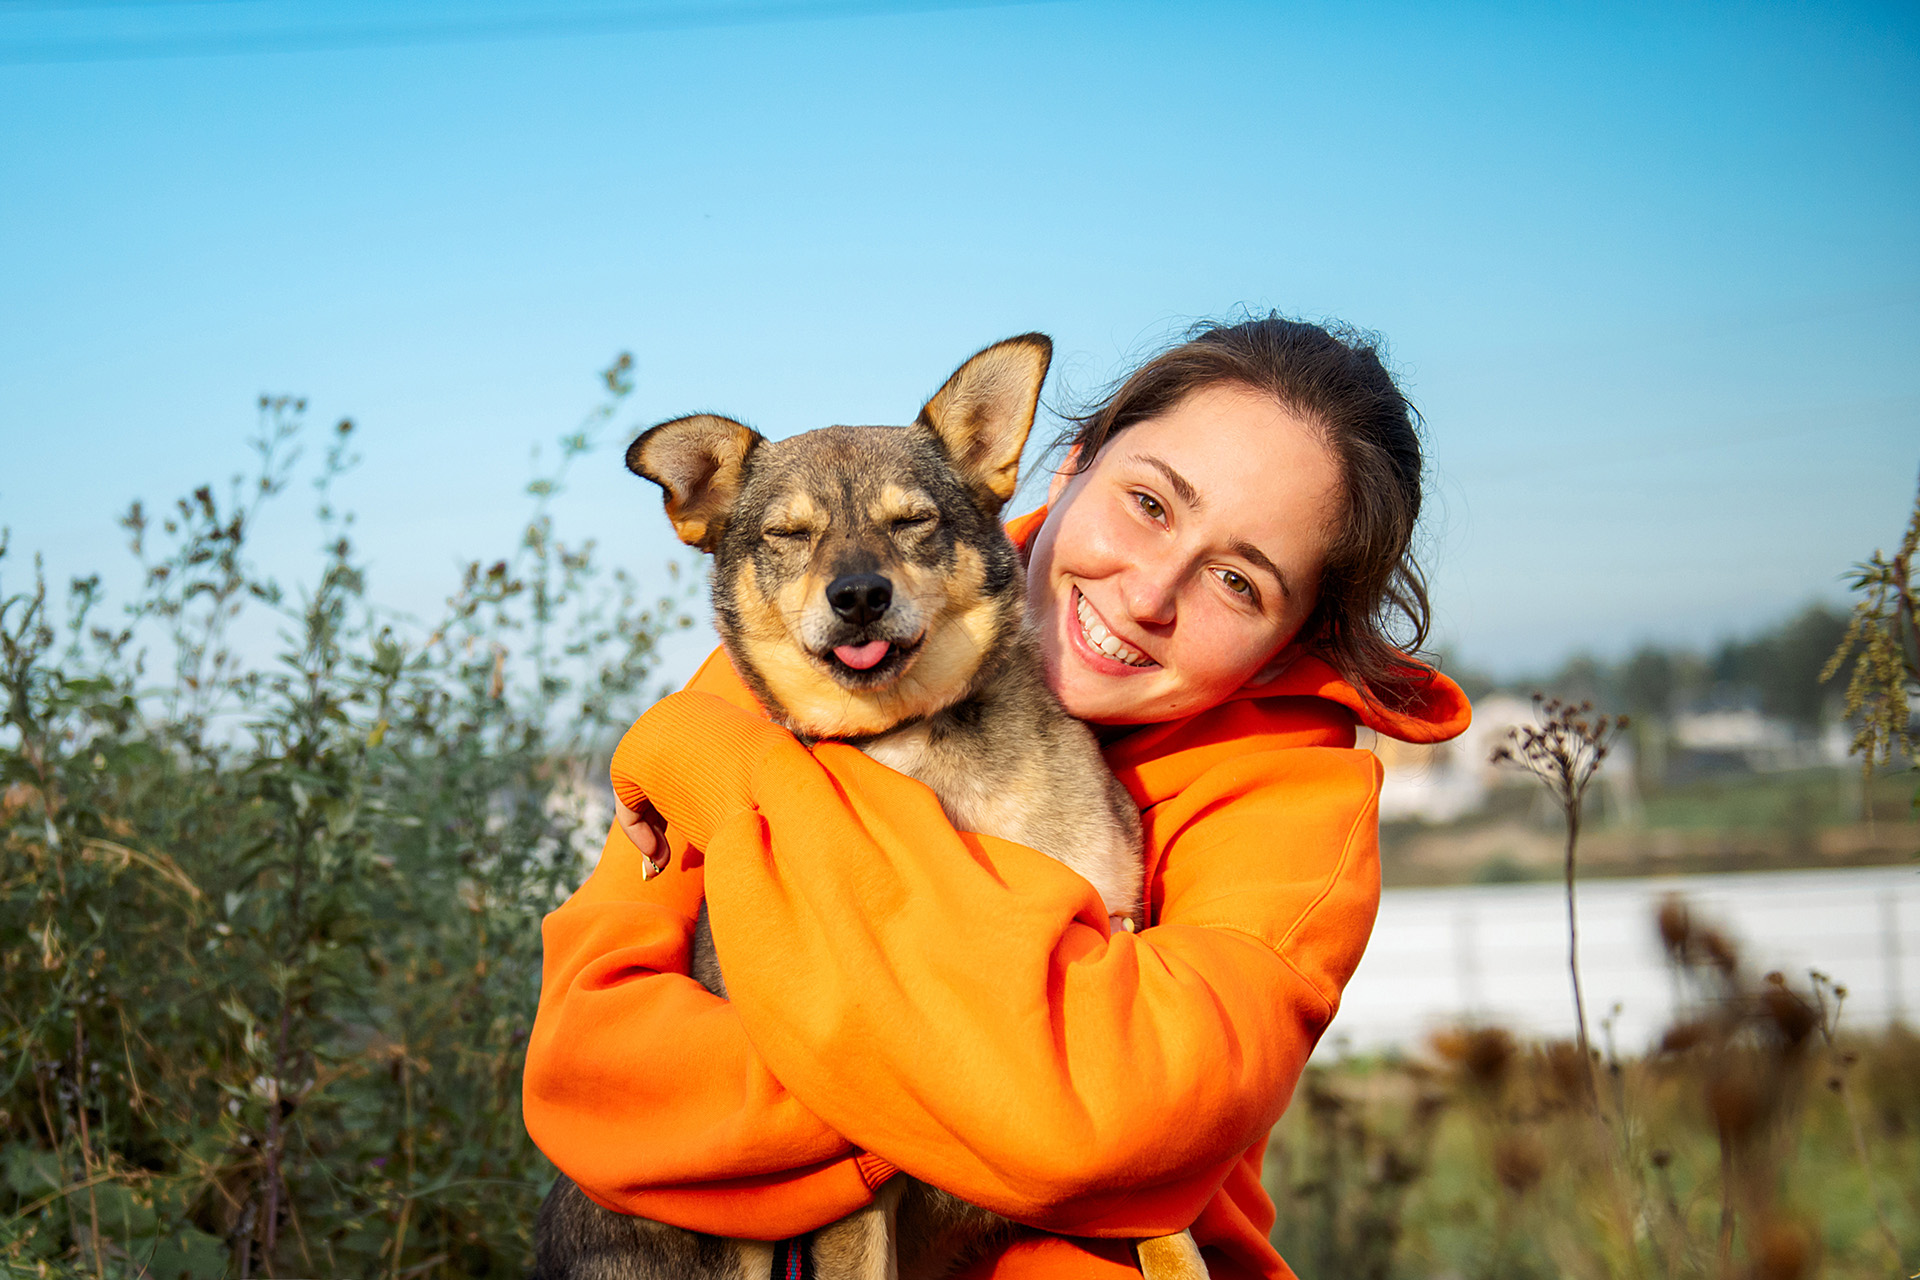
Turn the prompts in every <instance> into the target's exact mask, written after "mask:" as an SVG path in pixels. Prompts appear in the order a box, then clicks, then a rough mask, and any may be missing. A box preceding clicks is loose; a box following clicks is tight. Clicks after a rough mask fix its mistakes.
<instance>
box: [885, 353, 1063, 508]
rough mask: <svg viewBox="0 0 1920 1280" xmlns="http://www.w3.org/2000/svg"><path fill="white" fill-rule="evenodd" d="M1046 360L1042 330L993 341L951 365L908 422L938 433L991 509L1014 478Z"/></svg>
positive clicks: (1010, 490)
mask: <svg viewBox="0 0 1920 1280" xmlns="http://www.w3.org/2000/svg"><path fill="white" fill-rule="evenodd" d="M1052 360H1053V340H1052V339H1051V338H1049V337H1047V336H1046V335H1045V334H1043V333H1023V334H1021V335H1020V336H1019V337H1017V338H1008V339H1007V340H1006V341H1005V342H996V343H994V344H993V345H992V346H990V347H988V348H987V349H986V350H985V351H982V352H981V353H980V354H979V355H977V356H975V357H974V358H973V359H971V360H969V361H967V362H966V363H965V364H963V365H961V366H960V367H959V368H958V369H956V370H954V373H953V376H952V377H951V378H948V379H947V385H946V386H944V387H941V388H940V390H939V391H938V392H937V393H936V394H935V395H934V397H933V399H931V400H929V401H927V403H926V407H925V408H923V409H921V410H920V416H919V418H918V419H916V420H915V422H914V425H915V426H916V427H923V428H925V429H927V430H930V431H932V432H933V434H934V435H935V436H936V437H938V438H939V440H940V443H941V444H942V445H943V446H945V448H946V451H947V457H949V458H950V459H952V461H953V465H954V469H955V470H957V471H958V472H959V473H960V474H961V475H962V476H964V477H965V478H966V480H967V483H968V484H969V485H971V486H972V487H973V489H974V490H975V492H976V493H977V494H978V495H979V496H980V498H981V500H982V501H983V502H985V503H986V504H987V507H988V509H989V510H991V511H998V510H999V509H1000V507H1001V506H1002V505H1003V504H1004V503H1005V502H1006V500H1007V499H1008V498H1011V497H1012V496H1013V487H1014V485H1015V484H1017V483H1018V482H1019V479H1020V450H1021V449H1022V448H1023V447H1024V446H1025V445H1026V443H1027V433H1028V432H1029V431H1032V430H1033V415H1034V412H1035V411H1036V410H1037V409H1038V408H1039V407H1040V384H1041V383H1042V382H1045V381H1046V379H1047V366H1048V364H1050V363H1051V362H1052Z"/></svg>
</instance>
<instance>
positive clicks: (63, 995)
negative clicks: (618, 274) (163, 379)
mask: <svg viewBox="0 0 1920 1280" xmlns="http://www.w3.org/2000/svg"><path fill="white" fill-rule="evenodd" d="M629 367H630V362H629V361H627V360H626V359H625V358H624V357H623V358H622V361H621V362H620V363H618V364H616V365H615V366H614V367H613V368H611V369H609V370H608V371H607V373H606V375H605V381H606V388H607V396H606V400H605V402H604V403H603V404H601V405H600V406H599V407H598V408H597V409H595V410H594V411H593V412H592V413H591V414H589V415H588V418H587V421H586V422H585V424H583V426H582V428H581V429H580V430H579V431H577V432H575V433H573V434H571V435H569V436H568V437H566V438H565V439H564V440H563V441H562V442H561V449H560V460H559V464H558V466H557V468H556V469H555V470H554V472H553V473H552V474H549V475H546V476H543V477H541V478H539V479H537V480H535V481H534V483H533V484H532V485H531V486H530V492H531V511H530V515H529V519H528V521H527V523H526V525H525V527H524V530H523V534H522V536H521V538H520V539H519V542H518V545H516V546H513V547H510V548H507V549H505V553H504V554H502V555H500V556H498V557H492V558H488V559H484V560H476V561H474V562H472V563H471V564H470V565H469V566H468V567H467V569H466V571H465V573H464V576H463V577H462V578H461V580H460V581H459V582H458V583H457V584H456V585H455V586H454V588H453V590H452V592H451V597H450V599H449V600H448V601H447V602H446V606H445V608H444V610H443V611H442V612H441V615H440V616H439V617H438V618H437V619H435V620H433V621H430V622H424V623H420V622H412V621H409V620H407V619H404V618H399V617H394V616H389V615H387V614H385V613H383V612H382V611H381V610H379V609H377V608H375V607H374V606H373V605H372V604H371V603H370V601H369V599H368V596H367V593H366V585H367V584H366V577H365V573H364V570H363V568H362V566H361V564H360V562H359V560H358V558H357V554H356V550H355V547H354V545H353V542H352V539H351V536H350V534H351V517H350V516H349V515H346V514H344V513H342V512H340V511H339V510H337V509H336V507H335V505H334V500H333V491H334V485H335V483H336V481H337V480H338V479H339V477H340V476H341V475H342V474H344V473H345V472H346V471H347V470H349V469H350V468H351V466H352V465H353V463H354V458H353V455H352V444H353V438H354V436H353V427H352V424H351V423H350V422H342V423H340V424H338V426H337V427H335V428H334V429H333V430H332V431H331V432H329V433H326V435H327V439H325V440H324V441H323V442H321V447H320V448H318V449H317V450H312V452H313V453H314V454H316V455H317V456H316V458H315V461H314V462H313V464H312V465H306V466H303V465H302V463H301V455H302V446H303V444H304V443H307V438H308V437H309V436H311V435H313V434H314V433H313V432H312V431H311V429H310V428H309V427H308V426H307V425H306V423H305V421H304V418H305V414H304V405H303V404H302V403H301V402H299V401H296V400H289V399H264V398H263V400H262V401H261V405H260V430H259V433H258V436H257V438H256V439H255V440H254V442H253V447H254V462H255V465H254V468H253V472H252V474H251V475H250V476H249V477H248V478H246V479H245V480H244V481H236V482H235V483H234V485H233V486H232V487H231V489H230V490H229V491H228V492H226V493H225V494H224V495H219V496H216V494H215V492H214V490H213V489H212V488H210V487H207V488H201V489H198V490H196V491H195V492H194V493H193V494H192V495H190V496H188V497H186V498H184V499H181V500H180V501H178V502H177V503H175V504H174V505H173V506H172V507H171V508H169V509H167V510H166V511H165V513H164V514H149V513H148V512H147V511H146V510H144V509H143V508H142V507H141V506H139V505H136V506H135V507H134V508H133V509H132V510H131V511H130V512H129V513H128V516H127V518H126V521H125V525H126V528H127V532H128V535H129V539H130V543H131V547H132V550H133V552H134V554H135V555H136V556H137V557H138V561H139V566H140V574H141V579H142V586H141V588H140V590H139V593H138V595H137V598H135V599H134V600H132V601H130V602H129V603H128V604H126V605H125V606H123V607H122V608H121V609H120V610H117V611H116V610H114V609H112V608H110V607H109V603H108V602H107V601H106V600H105V599H104V598H103V593H102V591H101V588H100V585H99V580H98V579H97V578H90V579H85V580H81V581H76V582H74V583H72V584H71V586H70V588H69V589H68V590H67V591H66V592H65V593H64V598H61V597H60V596H59V594H58V593H56V592H54V591H52V590H50V589H49V587H48V584H47V583H46V582H45V580H44V576H43V574H42V573H41V572H40V570H39V566H38V564H37V563H36V565H35V566H34V569H33V571H32V572H31V573H30V574H26V575H25V581H24V583H23V582H22V581H21V578H22V574H21V571H20V567H19V563H18V557H17V555H14V554H12V553H11V552H9V551H6V550H0V696H3V697H4V727H3V728H0V937H4V938H5V940H6V945H5V949H4V952H0V1178H3V1179H4V1181H3V1183H0V1273H4V1274H10V1275H11V1274H22V1275H62V1276H64V1275H74V1276H91V1277H101V1278H103V1277H108V1276H133V1275H142V1276H154V1277H168V1278H172V1277H194V1278H199V1277H214V1276H242V1277H250V1276H271V1275H282V1276H288V1275H305V1276H388V1277H393V1278H394V1280H399V1278H400V1277H430V1276H490V1275H518V1274H522V1272H523V1266H524V1262H525V1260H526V1258H527V1255H528V1238H527V1236H528V1230H529V1225H530V1223H531V1221H532V1216H533V1209H534V1207H535V1205H536V1203H537V1201H538V1197H539V1195H540V1194H541V1193H542V1192H543V1191H544V1187H545V1182H546V1180H547V1179H548V1178H549V1177H550V1176H551V1174H550V1171H549V1170H548V1169H547V1167H546V1165H545V1163H544V1161H543V1160H542V1159H541V1158H540V1156H539V1154H538V1152H537V1151H535V1150H534V1148H533V1147H532V1146H531V1144H530V1143H529V1141H528V1139H527V1137H526V1134H525V1131H524V1129H523V1127H522V1125H521V1121H520V1111H519V1082H520V1073H521V1060H522V1052H523V1045H524V1042H525V1038H526V1034H527V1029H528V1024H529V1022H530V1020H531V1018H532V1012H533V1007H534V997H535V994H536V992H537V988H538V978H539V964H540V943H539V932H538V920H539V917H540V915H541V914H542V913H543V912H544V911H545V910H547V909H549V908H550V907H551V906H552V905H553V904H554V903H556V902H558V901H559V900H560V899H561V898H562V897H564V895H565V894H566V893H567V892H569V891H570V890H571V889H572V888H573V886H574V885H575V884H577V883H578V880H579V879H580V877H581V875H582V872H583V864H582V855H583V851H585V850H586V849H588V848H589V847H597V844H598V839H599V836H600V834H601V833H602V832H604V830H605V828H604V825H601V823H602V822H603V820H604V819H603V818H602V819H600V820H590V819H592V818H593V817H594V815H592V814H590V813H589V812H588V809H589V808H590V806H589V805H588V803H587V801H586V797H587V796H589V795H591V794H593V793H594V792H595V791H596V790H597V787H595V786H593V785H592V782H597V779H595V778H594V773H595V767H596V764H597V763H598V762H600V761H603V760H604V753H605V752H606V751H607V750H609V749H610V748H611V745H612V742H613V741H614V740H615V739H616V738H617V736H618V734H619V732H620V731H621V730H622V729H623V728H624V727H625V725H626V724H627V723H628V722H630V721H631V720H632V718H633V717H634V716H635V715H637V714H638V712H639V711H640V710H641V709H642V707H643V705H644V703H645V702H646V701H647V700H648V698H649V697H650V696H652V694H653V693H654V692H655V691H652V690H650V689H649V688H648V685H647V682H648V679H649V677H650V676H651V675H652V673H653V671H654V668H655V665H656V662H657V657H658V650H657V645H658V642H659V640H660V638H661V637H662V635H663V634H664V633H665V632H667V631H668V630H670V629H672V628H674V627H677V626H683V625H685V624H686V621H687V620H686V619H685V618H684V616H683V614H682V604H683V600H682V599H681V598H678V597H679V589H678V588H673V589H671V590H672V592H673V594H670V595H668V596H666V597H664V598H660V599H655V600H650V601H646V602H643V601H642V599H641V590H640V586H639V584H638V582H637V581H636V580H635V579H634V578H633V577H631V576H629V575H628V574H627V573H626V572H625V571H624V570H615V571H613V572H607V571H605V570H603V569H602V568H601V567H600V565H599V563H598V561H597V559H596V557H595V554H594V550H593V548H592V546H591V544H585V545H577V546H576V545H568V544H565V543H563V542H562V541H561V540H560V539H559V537H558V535H557V533H556V530H555V528H554V524H553V520H552V517H551V512H550V510H549V505H550V503H551V501H552V499H553V497H554V496H555V494H557V493H558V492H559V490H560V484H561V480H562V479H563V477H564V475H565V472H566V470H567V468H568V466H569V465H570V464H571V463H572V462H573V461H574V460H575V459H576V458H578V457H579V456H580V455H581V454H583V453H585V452H586V451H587V450H588V449H589V448H590V447H591V445H592V443H593V440H594V436H595V434H596V432H597V431H598V429H599V428H600V427H602V426H603V425H604V424H606V423H607V422H608V420H609V419H610V418H611V416H612V415H613V413H614V412H615V410H616V409H617V408H618V406H619V404H620V401H621V399H622V398H623V397H624V396H625V395H626V394H627V392H628V391H629V390H630V387H631V383H630V382H629V380H628V370H629ZM306 480H310V481H311V482H312V484H313V485H314V487H315V489H316V490H317V493H318V498H319V501H318V509H317V512H316V516H315V520H316V524H315V531H316V535H317V537H318V538H319V540H320V541H321V542H322V544H323V545H324V548H325V549H324V554H323V556H322V559H321V562H320V565H319V568H318V569H317V571H316V572H315V574H314V575H313V577H312V579H311V580H310V581H304V582H301V583H299V584H297V585H294V586H285V585H283V584H281V583H280V582H277V581H275V580H274V579H273V578H272V577H270V576H268V575H266V574H264V573H263V572H262V571H261V570H260V569H259V567H258V566H257V565H256V564H255V563H254V560H253V559H252V557H251V554H250V543H249V538H250V535H251V534H252V532H253V530H254V527H255V521H256V520H257V518H258V517H259V515H260V512H261V510H262V509H263V508H264V507H266V506H267V505H268V504H271V503H274V502H276V501H284V500H285V497H286V495H287V492H288V490H289V488H290V486H291V485H293V484H294V482H296V481H306ZM268 623H270V624H272V628H273V629H274V630H275V631H277V634H278V637H279V639H278V642H277V644H275V645H272V646H271V648H272V652H270V653H265V652H263V653H262V654H260V655H256V654H255V653H253V652H250V651H249V645H247V644H244V643H241V642H240V641H239V640H238V639H237V638H236V637H238V636H241V635H243V634H250V635H259V634H264V633H265V632H266V630H267V628H266V627H265V626H263V624H268Z"/></svg>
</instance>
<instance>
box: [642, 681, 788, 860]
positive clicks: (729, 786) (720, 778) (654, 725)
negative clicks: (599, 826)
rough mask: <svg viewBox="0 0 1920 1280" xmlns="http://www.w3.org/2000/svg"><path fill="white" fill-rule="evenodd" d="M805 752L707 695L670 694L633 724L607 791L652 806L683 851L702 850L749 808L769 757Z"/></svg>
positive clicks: (775, 731)
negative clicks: (756, 781)
mask: <svg viewBox="0 0 1920 1280" xmlns="http://www.w3.org/2000/svg"><path fill="white" fill-rule="evenodd" d="M782 746H788V747H792V748H794V749H795V750H801V751H804V750H805V748H804V747H801V746H800V744H799V743H798V742H797V741H795V739H794V737H793V735H792V734H790V733H788V732H787V731H786V730H785V729H782V728H780V727H779V726H778V725H774V724H770V723H768V722H767V721H766V720H763V719H761V718H760V717H759V716H756V715H752V714H750V713H748V712H745V711H742V710H740V709H739V708H738V707H736V706H734V705H733V704H732V703H729V702H726V701H724V700H723V699H720V698H716V697H714V696H713V695H712V694H708V693H686V692H681V693H674V694H669V695H667V696H666V697H664V698H662V699H661V700H660V701H658V702H656V703H654V704H653V706H652V707H650V708H649V709H648V710H647V713H646V714H645V715H643V716H641V717H640V718H639V719H638V720H636V721H635V722H634V725H633V728H631V729H629V730H627V733H626V736H625V737H623V738H621V739H620V745H619V746H618V747H617V748H615V750H614V753H613V767H612V770H611V772H612V775H613V790H614V794H616V795H618V796H619V797H620V802H621V803H622V804H624V805H626V806H627V807H628V808H630V809H638V808H639V807H640V803H641V801H643V800H650V801H652V802H653V807H654V808H656V809H658V810H659V811H660V816H661V817H663V818H665V819H666V820H667V823H668V825H670V826H672V827H673V828H675V830H677V831H678V832H679V833H680V835H682V836H683V837H685V839H686V841H687V843H689V844H691V845H693V846H694V847H695V848H701V849H704V848H705V847H706V845H707V840H708V837H710V836H711V835H712V834H713V832H714V831H715V830H717V829H718V828H719V826H720V824H721V823H723V822H725V821H726V820H727V819H728V818H731V817H732V816H733V815H735V814H737V813H739V812H741V811H742V810H745V809H750V808H752V807H753V786H752V784H753V775H754V773H755V772H756V771H757V770H758V768H759V765H760V761H761V760H762V759H763V758H764V757H765V756H766V755H767V753H768V752H770V751H775V750H778V749H780V748H781V747H782Z"/></svg>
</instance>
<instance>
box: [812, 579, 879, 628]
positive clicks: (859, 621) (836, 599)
mask: <svg viewBox="0 0 1920 1280" xmlns="http://www.w3.org/2000/svg"><path fill="white" fill-rule="evenodd" d="M827 603H828V604H830V605H832V606H833V611H834V612H835V613H837V614H839V615H840V616H841V617H842V618H845V619H846V620H847V621H848V622H851V623H852V624H853V625H854V626H856V627H864V626H866V625H867V624H868V623H869V622H872V621H873V620H874V619H875V618H878V617H879V616H880V615H881V614H883V613H885V612H886V611H887V606H888V605H890V604H892V603H893V584H892V583H891V582H888V581H887V580H886V579H885V578H883V577H881V576H880V575H879V574H877V573H849V574H847V575H846V576H844V577H840V578H835V579H834V580H833V581H832V582H830V583H828V584H827Z"/></svg>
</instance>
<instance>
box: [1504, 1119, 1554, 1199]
mask: <svg viewBox="0 0 1920 1280" xmlns="http://www.w3.org/2000/svg"><path fill="white" fill-rule="evenodd" d="M1546 1168H1547V1153H1546V1149H1545V1148H1544V1147H1542V1146H1541V1145H1540V1140H1539V1139H1538V1138H1536V1137H1534V1136H1533V1135H1532V1134H1530V1133H1509V1134H1506V1135H1505V1136H1503V1137H1502V1138H1501V1139H1500V1141H1499V1142H1498V1143H1496V1144H1495V1145H1494V1148H1493V1176H1494V1177H1496V1178H1498V1179H1499V1180H1500V1185H1501V1186H1503V1187H1505V1188H1506V1189H1507V1190H1509V1191H1511V1192H1513V1194H1515V1195H1517V1196H1518V1195H1525V1194H1526V1193H1527V1192H1528V1191H1530V1190H1532V1189H1533V1187H1534V1184H1536V1183H1538V1182H1539V1181H1540V1175H1541V1174H1542V1173H1544V1172H1546Z"/></svg>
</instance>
